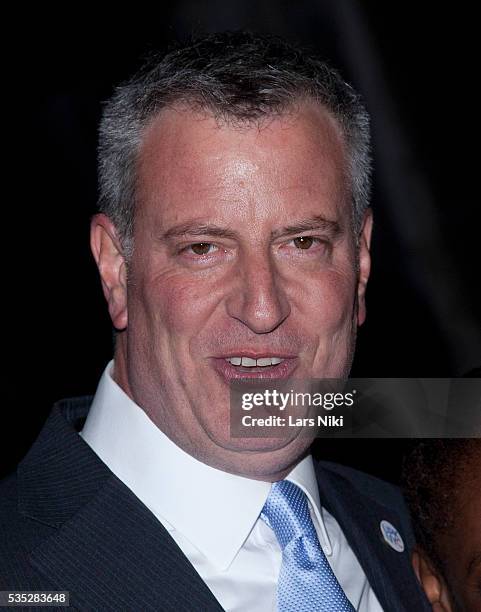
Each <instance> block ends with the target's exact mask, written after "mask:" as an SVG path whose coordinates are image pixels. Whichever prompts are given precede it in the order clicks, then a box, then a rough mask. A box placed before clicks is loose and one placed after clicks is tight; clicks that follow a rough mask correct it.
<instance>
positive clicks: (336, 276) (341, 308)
mask: <svg viewBox="0 0 481 612" xmlns="http://www.w3.org/2000/svg"><path fill="white" fill-rule="evenodd" d="M354 290H355V278H354V277H353V276H352V275H344V274H340V273H338V272H326V273H325V274H323V276H322V278H320V279H318V282H314V283H312V284H311V285H310V287H309V291H308V292H307V295H306V298H305V308H307V309H308V310H309V315H310V317H311V320H312V321H315V322H316V323H317V330H318V332H319V333H320V334H321V335H325V334H326V333H327V334H328V333H329V332H334V331H336V330H338V329H339V328H342V327H343V326H344V325H345V324H346V323H348V322H350V321H351V319H352V314H353V313H352V309H353V304H354Z"/></svg>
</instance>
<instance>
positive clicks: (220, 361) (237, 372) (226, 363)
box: [213, 354, 298, 383]
mask: <svg viewBox="0 0 481 612" xmlns="http://www.w3.org/2000/svg"><path fill="white" fill-rule="evenodd" d="M297 363H298V358H297V356H294V355H252V354H251V355H246V354H240V355H228V356H225V357H214V358H213V365H214V369H215V370H216V372H217V373H218V374H219V375H220V376H221V378H223V380H224V382H226V383H229V382H230V381H231V380H237V379H246V378H252V379H257V380H259V379H260V380H262V379H266V380H275V379H279V380H286V379H287V378H290V377H291V376H292V374H293V372H294V370H295V369H296V367H297Z"/></svg>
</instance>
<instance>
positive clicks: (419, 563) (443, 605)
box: [412, 548, 452, 612]
mask: <svg viewBox="0 0 481 612" xmlns="http://www.w3.org/2000/svg"><path fill="white" fill-rule="evenodd" d="M412 564H413V569H414V573H415V574H416V576H417V577H418V580H419V582H420V583H421V586H422V587H423V590H424V592H425V593H426V597H427V598H428V600H429V603H430V604H431V606H432V609H433V612H452V607H451V603H450V600H449V594H448V591H447V588H446V584H445V582H444V579H443V577H442V576H441V575H440V574H439V572H438V571H437V570H436V569H435V568H434V566H433V564H432V562H431V560H430V559H429V557H428V556H427V555H426V554H425V553H424V552H423V551H422V550H420V549H418V548H415V549H414V551H413V556H412Z"/></svg>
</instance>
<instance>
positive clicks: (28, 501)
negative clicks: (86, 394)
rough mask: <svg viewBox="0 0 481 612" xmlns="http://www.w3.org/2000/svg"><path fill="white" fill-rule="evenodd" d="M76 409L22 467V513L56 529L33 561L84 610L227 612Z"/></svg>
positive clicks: (53, 423) (56, 419) (58, 414)
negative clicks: (84, 434)
mask: <svg viewBox="0 0 481 612" xmlns="http://www.w3.org/2000/svg"><path fill="white" fill-rule="evenodd" d="M77 408H78V407H77ZM77 408H75V410H76V412H75V414H76V415H77V417H78V416H79V414H82V412H83V416H84V417H85V414H86V407H85V406H84V409H83V411H80V413H79V411H78V410H77ZM71 410H72V407H70V408H65V406H64V407H63V410H61V409H60V408H56V409H55V410H54V411H53V413H52V416H51V417H50V418H49V421H48V422H47V424H46V426H45V428H44V430H43V431H42V433H41V435H40V437H39V439H38V440H37V442H36V443H35V445H34V446H33V447H32V450H31V451H30V453H29V454H28V455H27V457H26V459H25V460H24V461H23V463H22V464H21V466H20V467H19V489H20V490H19V503H20V509H21V511H22V512H23V514H25V515H26V516H29V517H30V518H32V519H34V520H37V521H41V522H43V523H46V524H48V525H51V526H53V527H56V528H57V529H56V530H55V531H54V532H53V534H52V535H51V536H49V537H48V538H46V539H45V540H43V541H42V543H41V544H40V545H39V546H37V547H36V548H35V549H34V550H32V551H30V555H29V560H30V563H31V564H32V565H33V566H34V567H35V568H36V570H37V571H38V572H40V573H41V574H42V575H43V576H45V577H46V578H47V580H48V582H49V584H52V585H53V586H55V588H57V589H59V590H69V591H70V604H71V606H73V607H74V608H78V609H80V610H96V609H101V610H106V611H110V610H112V611H114V610H115V611H118V610H128V609H129V610H174V609H175V610H176V611H180V612H182V611H185V612H187V611H190V610H192V609H200V610H206V611H212V612H214V611H216V612H221V610H222V608H221V606H220V605H219V603H218V602H217V600H216V599H215V597H214V596H213V594H212V593H211V591H210V590H209V589H208V588H207V586H206V585H205V583H204V582H203V580H202V579H201V578H200V576H199V575H198V574H197V572H196V571H195V569H194V568H193V566H192V565H191V564H190V562H189V561H188V559H187V558H186V557H185V555H184V554H183V553H182V551H181V550H180V549H179V547H178V546H177V544H176V543H175V541H174V540H173V539H172V538H171V537H170V535H169V534H168V532H167V531H166V530H165V529H164V527H163V526H162V525H161V524H160V523H159V522H158V521H157V519H156V518H155V517H154V515H153V514H152V513H151V512H150V511H149V510H148V509H147V508H146V507H145V506H144V505H143V504H142V503H141V502H140V501H139V500H138V499H137V497H135V495H134V494H133V493H132V492H131V491H130V490H129V489H128V488H127V487H126V486H125V485H124V484H123V483H122V482H121V481H120V480H119V479H118V478H116V476H114V475H113V474H112V473H111V472H110V470H108V468H107V467H106V466H105V465H104V464H103V463H102V462H101V461H100V459H99V458H98V457H97V456H96V455H95V454H94V453H93V452H92V451H91V449H90V447H89V446H88V445H87V444H85V443H84V442H83V441H82V440H81V438H80V437H79V436H78V435H77V433H76V432H75V429H74V428H73V427H72V425H71V424H69V423H68V422H67V421H66V420H65V416H63V415H62V412H63V413H64V414H65V415H66V416H67V417H69V418H71V419H72V418H73V413H72V412H71Z"/></svg>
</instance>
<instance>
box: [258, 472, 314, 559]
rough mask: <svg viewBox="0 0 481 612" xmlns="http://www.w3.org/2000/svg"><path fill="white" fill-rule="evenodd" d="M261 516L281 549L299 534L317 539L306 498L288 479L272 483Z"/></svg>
mask: <svg viewBox="0 0 481 612" xmlns="http://www.w3.org/2000/svg"><path fill="white" fill-rule="evenodd" d="M261 518H262V519H263V520H264V521H265V522H266V523H267V524H268V525H269V526H270V527H271V529H272V530H273V531H274V533H275V534H276V537H277V540H278V542H279V544H280V546H281V548H282V549H284V548H285V547H286V546H287V544H288V543H289V542H291V541H292V540H294V539H295V538H298V537H300V536H307V537H309V538H314V539H317V537H316V533H315V529H314V525H313V523H312V520H311V516H310V514H309V507H308V505H307V498H306V496H305V494H304V492H303V491H301V489H300V488H299V487H298V486H297V485H295V484H294V483H292V482H290V481H289V480H280V481H279V482H275V483H274V484H273V485H272V488H271V492H270V493H269V497H268V498H267V500H266V503H265V504H264V507H263V509H262V513H261Z"/></svg>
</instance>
